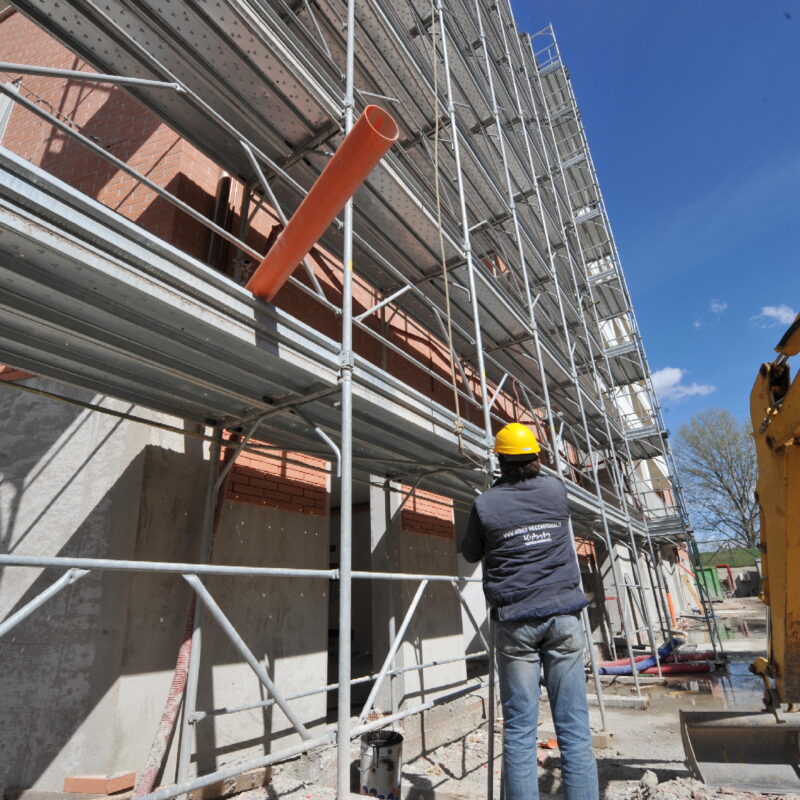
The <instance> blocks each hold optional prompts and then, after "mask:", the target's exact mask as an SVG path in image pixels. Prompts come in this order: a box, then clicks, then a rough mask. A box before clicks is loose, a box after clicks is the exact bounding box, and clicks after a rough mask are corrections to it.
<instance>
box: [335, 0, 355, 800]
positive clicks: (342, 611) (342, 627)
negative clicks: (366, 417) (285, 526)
mask: <svg viewBox="0 0 800 800" xmlns="http://www.w3.org/2000/svg"><path fill="white" fill-rule="evenodd" d="M354 58H355V0H347V64H346V69H345V93H344V132H345V136H346V135H347V134H348V133H350V130H351V129H352V127H353V68H354ZM342 260H343V269H344V274H343V276H342V350H341V376H342V377H341V384H342V443H341V451H342V477H341V486H340V489H341V491H340V498H341V502H340V509H341V515H340V532H339V696H338V709H337V727H336V730H337V744H336V747H337V749H336V790H337V795H338V797H339V800H343V799H344V798H345V797H347V796H348V795H349V794H350V670H351V666H350V620H351V616H352V595H351V590H352V575H351V572H352V559H353V550H352V544H353V540H352V533H353V531H352V524H353V435H352V434H353V200H352V198H351V199H350V200H348V201H347V204H346V205H345V207H344V243H343V259H342Z"/></svg>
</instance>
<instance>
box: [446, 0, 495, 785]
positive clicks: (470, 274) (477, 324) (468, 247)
mask: <svg viewBox="0 0 800 800" xmlns="http://www.w3.org/2000/svg"><path fill="white" fill-rule="evenodd" d="M436 13H437V17H438V21H439V35H440V37H441V41H442V62H443V69H444V78H445V86H446V90H447V114H448V117H449V120H450V133H451V140H452V145H453V159H454V161H455V168H456V181H457V184H458V206H459V211H460V213H461V232H462V248H463V251H464V259H465V261H466V264H467V280H468V284H469V294H470V304H471V307H472V323H473V326H474V328H475V354H476V359H477V365H478V377H479V380H480V387H481V408H482V410H483V428H484V442H485V446H486V448H487V450H488V448H489V443H490V441H491V438H492V419H491V414H490V409H489V393H488V391H487V387H486V366H485V362H484V355H483V336H482V334H481V321H480V305H479V303H478V292H477V288H476V285H475V265H474V263H473V257H472V244H471V242H470V226H469V219H468V217H467V203H466V197H465V195H464V176H463V174H462V172H461V150H460V147H459V134H458V119H457V117H456V106H455V103H454V102H453V82H452V80H451V77H450V59H449V55H448V50H447V25H446V23H445V12H444V3H443V2H442V0H436ZM433 46H434V48H435V47H436V40H435V37H434V41H433ZM434 54H435V49H434ZM436 66H437V65H436V59H435V58H434V69H436ZM438 104H439V98H438V97H437V98H435V106H434V114H438V112H439V108H438ZM435 179H436V180H437V181H438V180H439V176H438V175H437V176H435ZM445 279H447V278H445ZM490 465H491V466H494V460H493V458H492V457H491V456H490ZM488 680H489V692H490V694H491V695H492V697H493V696H494V683H495V669H494V653H490V654H489V675H488ZM494 716H495V715H494V705H493V704H492V703H490V704H489V714H488V720H487V727H488V739H487V744H488V746H489V754H490V755H491V756H492V758H493V757H494ZM487 772H488V775H487V788H486V796H487V800H494V764H493V763H492V761H490V762H489V764H488V769H487Z"/></svg>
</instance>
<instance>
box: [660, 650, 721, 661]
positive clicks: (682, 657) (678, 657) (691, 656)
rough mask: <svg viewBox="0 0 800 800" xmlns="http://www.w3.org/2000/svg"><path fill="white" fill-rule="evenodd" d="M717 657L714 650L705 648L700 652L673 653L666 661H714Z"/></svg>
mask: <svg viewBox="0 0 800 800" xmlns="http://www.w3.org/2000/svg"><path fill="white" fill-rule="evenodd" d="M716 658H717V656H716V654H715V653H714V651H713V650H703V651H702V652H698V653H673V654H672V655H671V656H668V657H667V658H665V659H664V661H714V660H716Z"/></svg>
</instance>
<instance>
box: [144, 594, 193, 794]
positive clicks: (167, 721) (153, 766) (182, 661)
mask: <svg viewBox="0 0 800 800" xmlns="http://www.w3.org/2000/svg"><path fill="white" fill-rule="evenodd" d="M196 602H197V595H194V594H193V595H192V602H191V605H190V606H189V613H188V614H187V615H186V628H185V630H184V631H183V644H181V647H180V650H178V660H177V662H176V663H175V672H174V673H173V674H172V684H171V685H170V687H169V694H168V695H167V702H166V703H165V704H164V711H163V713H162V714H161V722H159V724H158V730H157V731H156V735H155V738H154V739H153V744H152V746H151V747H150V753H149V754H148V756H147V763H146V764H145V765H144V769H143V770H142V771H141V772H140V773H139V774H138V775H137V776H136V785H135V786H134V787H133V796H134V797H142V796H144V795H146V794H150V792H152V791H153V787H154V786H155V785H156V778H157V777H158V773H159V772H160V771H161V765H162V763H163V761H164V753H166V752H167V747H168V745H169V740H170V739H171V738H172V732H173V731H174V730H175V720H176V719H177V718H178V709H179V708H180V707H181V700H182V699H183V690H184V688H185V687H186V676H187V675H188V674H189V655H190V654H191V652H192V631H193V630H194V608H195V603H196Z"/></svg>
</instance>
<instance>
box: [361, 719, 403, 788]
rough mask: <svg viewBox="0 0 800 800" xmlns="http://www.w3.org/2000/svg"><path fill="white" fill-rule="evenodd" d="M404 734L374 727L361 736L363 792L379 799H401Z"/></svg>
mask: <svg viewBox="0 0 800 800" xmlns="http://www.w3.org/2000/svg"><path fill="white" fill-rule="evenodd" d="M402 755H403V736H402V735H401V734H399V733H397V731H371V732H370V733H365V734H364V735H363V736H362V737H361V761H360V764H359V786H360V794H366V795H370V796H372V797H377V798H378V800H400V770H401V769H402V766H403V763H402Z"/></svg>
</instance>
